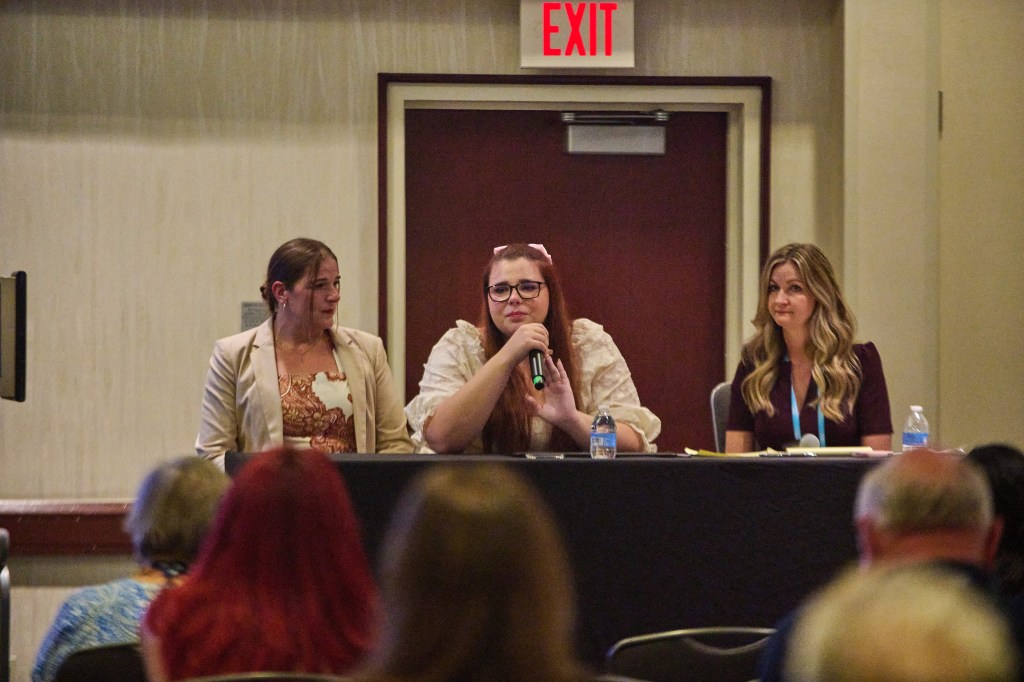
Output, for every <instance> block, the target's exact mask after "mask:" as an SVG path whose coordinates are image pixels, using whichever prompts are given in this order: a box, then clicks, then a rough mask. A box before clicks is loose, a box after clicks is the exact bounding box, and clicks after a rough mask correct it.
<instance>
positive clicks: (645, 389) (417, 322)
mask: <svg viewBox="0 0 1024 682" xmlns="http://www.w3.org/2000/svg"><path fill="white" fill-rule="evenodd" d="M726 126H727V116H726V114H725V113H723V112H673V113H672V117H671V119H670V121H669V123H668V124H667V127H668V130H667V143H666V147H667V151H666V154H665V155H664V156H624V155H615V156H611V155H571V154H568V153H567V152H566V150H565V136H566V133H565V126H564V124H562V123H561V121H560V118H559V112H557V111H529V110H511V111H510V110H456V109H410V110H407V112H406V121H405V145H406V159H405V162H406V211H407V215H406V302H407V303H406V310H407V312H406V349H405V350H406V386H405V392H406V399H407V400H408V399H411V398H412V397H413V396H415V395H416V393H417V391H418V383H419V380H420V378H421V377H422V375H423V363H424V362H426V359H427V356H428V355H429V353H430V349H431V348H432V346H433V344H434V343H436V341H437V340H438V339H439V338H440V337H441V335H442V334H443V333H444V332H445V330H446V329H448V328H449V327H451V326H453V324H454V320H455V319H456V318H462V319H466V320H471V321H474V322H475V321H477V320H478V319H479V316H480V313H481V302H482V294H481V281H482V271H483V267H484V265H485V264H486V262H487V261H488V259H489V258H490V256H491V253H492V250H493V248H494V247H495V246H499V245H502V244H507V243H510V242H540V243H543V244H545V246H546V247H547V249H548V251H549V252H550V253H551V254H552V256H553V259H554V262H555V265H556V266H557V268H558V270H559V274H560V276H561V279H562V284H563V286H564V288H565V291H566V297H567V302H568V305H569V312H570V314H571V315H572V316H573V317H588V318H590V319H592V320H594V321H596V322H598V323H600V324H602V325H604V327H605V329H606V330H607V331H608V333H610V334H611V335H612V338H614V339H615V342H616V344H617V345H618V347H619V349H620V350H621V351H622V354H623V356H624V357H625V359H626V362H627V364H628V365H629V368H630V370H631V372H632V374H633V380H634V382H635V383H636V386H637V390H638V391H639V394H640V400H641V402H642V403H643V404H644V405H645V406H646V407H648V408H650V409H651V410H652V411H653V412H654V413H655V414H657V415H658V416H659V417H660V418H661V420H662V433H661V436H659V438H658V440H657V443H658V446H659V449H660V450H663V451H664V450H667V451H679V450H681V449H682V448H683V447H687V446H688V447H706V448H711V447H713V444H714V436H713V431H712V423H711V411H710V404H709V396H710V393H711V389H712V388H713V387H714V386H715V384H716V383H718V382H719V381H720V380H721V374H722V367H723V365H724V362H725V360H724V334H725V331H724V330H725V225H726V200H725V192H726Z"/></svg>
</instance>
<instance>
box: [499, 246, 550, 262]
mask: <svg viewBox="0 0 1024 682" xmlns="http://www.w3.org/2000/svg"><path fill="white" fill-rule="evenodd" d="M527 246H529V247H531V248H534V249H537V250H538V251H540V252H541V253H543V254H544V257H545V258H547V259H548V263H551V264H552V265H554V264H555V262H554V261H553V260H551V254H550V253H548V250H547V249H545V248H544V245H543V244H527ZM507 248H508V244H505V245H504V246H495V247H494V253H495V254H497V253H498V252H499V251H504V250H505V249H507Z"/></svg>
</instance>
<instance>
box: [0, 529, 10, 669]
mask: <svg viewBox="0 0 1024 682" xmlns="http://www.w3.org/2000/svg"><path fill="white" fill-rule="evenodd" d="M10 547H11V536H10V535H9V534H8V533H7V529H6V528H0V682H10V680H11V572H10V571H9V570H8V569H7V556H8V554H9V550H10Z"/></svg>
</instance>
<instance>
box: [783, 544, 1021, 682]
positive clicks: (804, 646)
mask: <svg viewBox="0 0 1024 682" xmlns="http://www.w3.org/2000/svg"><path fill="white" fill-rule="evenodd" d="M1016 657H1017V649H1016V645H1015V644H1014V640H1013V638H1012V636H1011V632H1010V629H1009V626H1008V625H1007V623H1006V622H1005V621H1004V619H1003V616H1002V614H1001V613H1000V612H999V611H998V610H997V609H996V607H995V606H994V604H993V603H992V601H991V600H990V599H988V598H986V596H985V595H984V594H983V593H982V592H981V591H980V590H979V589H978V588H977V587H975V586H974V585H972V584H971V583H970V582H969V581H966V580H964V579H963V577H962V576H961V575H958V574H956V573H954V572H952V571H949V570H945V569H943V568H941V567H939V566H934V565H924V564H918V565H913V566H901V567H885V568H882V567H874V568H872V569H870V570H867V571H858V570H855V569H854V570H850V571H848V572H847V573H845V574H843V575H842V576H840V577H839V578H838V579H837V580H835V581H834V582H833V583H831V584H830V585H828V586H827V587H825V589H824V590H822V591H821V592H820V593H819V594H818V595H816V596H815V597H814V598H813V599H812V600H811V601H810V602H809V603H808V604H807V605H806V607H805V608H804V609H803V610H802V611H801V614H800V617H799V619H798V620H797V622H796V625H795V626H794V630H793V635H792V639H791V641H790V646H789V648H788V652H787V657H786V663H785V675H784V679H785V680H787V681H789V682H1010V681H1011V680H1015V679H1016V670H1017V658H1016Z"/></svg>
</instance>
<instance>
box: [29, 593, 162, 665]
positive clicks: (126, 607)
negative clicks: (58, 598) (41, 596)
mask: <svg viewBox="0 0 1024 682" xmlns="http://www.w3.org/2000/svg"><path fill="white" fill-rule="evenodd" d="M163 586H164V583H150V582H139V581H138V580H133V579H131V578H125V579H123V580H115V581H114V582H111V583H106V584H105V585H94V586H92V587H86V588H83V589H81V590H78V591H77V592H75V593H74V594H72V595H71V596H70V597H68V599H67V601H65V602H64V604H63V605H62V606H61V607H60V611H58V612H57V617H56V618H55V619H54V621H53V625H51V626H50V630H49V631H48V632H47V633H46V636H45V637H44V638H43V643H42V644H41V645H40V646H39V653H38V654H37V655H36V664H35V666H34V667H33V668H32V682H50V680H52V679H53V678H54V677H55V676H56V675H57V670H59V669H60V666H61V665H62V664H63V663H64V661H65V659H67V657H68V656H70V655H71V654H73V653H75V652H76V651H78V650H79V649H85V648H87V647H93V646H100V645H103V644H120V643H123V642H135V641H138V639H139V623H140V622H141V620H142V614H143V613H145V611H146V608H147V607H148V606H149V602H151V601H152V600H153V597H155V596H156V594H157V592H159V591H160V589H161V588H162V587H163Z"/></svg>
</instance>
